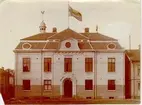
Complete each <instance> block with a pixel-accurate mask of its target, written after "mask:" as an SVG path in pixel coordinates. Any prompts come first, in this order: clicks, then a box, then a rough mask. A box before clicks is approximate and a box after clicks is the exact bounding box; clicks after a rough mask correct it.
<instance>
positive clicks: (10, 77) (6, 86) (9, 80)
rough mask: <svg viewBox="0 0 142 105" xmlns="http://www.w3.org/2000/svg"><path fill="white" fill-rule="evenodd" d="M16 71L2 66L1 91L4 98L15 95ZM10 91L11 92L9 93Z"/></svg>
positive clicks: (0, 72) (0, 75)
mask: <svg viewBox="0 0 142 105" xmlns="http://www.w3.org/2000/svg"><path fill="white" fill-rule="evenodd" d="M14 90H15V89H14V71H13V70H10V69H6V70H5V69H4V68H3V67H2V68H0V93H1V94H2V96H3V98H4V99H9V98H12V97H14ZM7 93H9V94H7Z"/></svg>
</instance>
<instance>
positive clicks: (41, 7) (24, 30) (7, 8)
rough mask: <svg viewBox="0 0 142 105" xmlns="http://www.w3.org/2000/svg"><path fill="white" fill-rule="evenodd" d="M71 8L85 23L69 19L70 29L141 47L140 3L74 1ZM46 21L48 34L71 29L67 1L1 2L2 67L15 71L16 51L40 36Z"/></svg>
mask: <svg viewBox="0 0 142 105" xmlns="http://www.w3.org/2000/svg"><path fill="white" fill-rule="evenodd" d="M69 5H70V6H71V7H72V8H74V9H76V10H78V11H79V12H81V14H82V19H83V21H82V22H80V21H77V20H76V19H75V18H73V17H69V27H70V28H71V29H73V30H75V31H76V32H84V28H85V27H89V29H90V32H95V29H96V25H98V27H99V30H98V31H99V33H102V34H104V35H107V36H110V37H113V38H115V39H118V41H119V43H120V44H121V46H122V47H124V48H126V49H128V48H129V35H131V48H133V49H137V48H138V45H139V44H140V3H139V0H70V1H69ZM41 11H45V14H44V16H43V17H44V21H45V23H46V25H47V31H48V32H51V31H52V28H53V27H56V28H57V31H58V32H60V31H62V30H64V29H66V28H67V27H68V1H66V0H52V2H51V0H0V36H1V38H0V59H1V60H0V67H5V68H11V69H14V64H15V60H14V59H15V58H14V52H13V50H14V49H15V47H16V46H17V45H18V43H19V42H20V39H22V38H25V37H28V36H31V35H34V34H37V33H39V25H40V23H41V21H42V16H41Z"/></svg>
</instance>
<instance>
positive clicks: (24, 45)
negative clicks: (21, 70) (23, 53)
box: [22, 43, 32, 49]
mask: <svg viewBox="0 0 142 105" xmlns="http://www.w3.org/2000/svg"><path fill="white" fill-rule="evenodd" d="M31 47H32V45H31V44H30V43H24V44H23V45H22V48H23V49H30V48H31Z"/></svg>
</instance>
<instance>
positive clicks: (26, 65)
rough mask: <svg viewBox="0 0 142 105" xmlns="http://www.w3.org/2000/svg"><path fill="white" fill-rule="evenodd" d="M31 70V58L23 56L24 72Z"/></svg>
mask: <svg viewBox="0 0 142 105" xmlns="http://www.w3.org/2000/svg"><path fill="white" fill-rule="evenodd" d="M29 71H30V58H23V72H29Z"/></svg>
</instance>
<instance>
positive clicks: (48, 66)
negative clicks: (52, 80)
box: [44, 58, 51, 72]
mask: <svg viewBox="0 0 142 105" xmlns="http://www.w3.org/2000/svg"><path fill="white" fill-rule="evenodd" d="M44 71H45V72H51V58H44Z"/></svg>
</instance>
